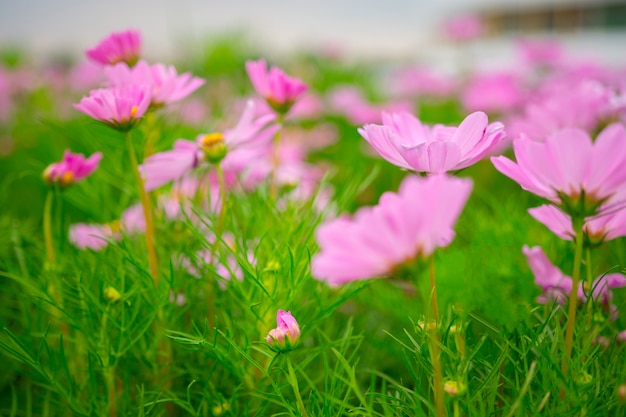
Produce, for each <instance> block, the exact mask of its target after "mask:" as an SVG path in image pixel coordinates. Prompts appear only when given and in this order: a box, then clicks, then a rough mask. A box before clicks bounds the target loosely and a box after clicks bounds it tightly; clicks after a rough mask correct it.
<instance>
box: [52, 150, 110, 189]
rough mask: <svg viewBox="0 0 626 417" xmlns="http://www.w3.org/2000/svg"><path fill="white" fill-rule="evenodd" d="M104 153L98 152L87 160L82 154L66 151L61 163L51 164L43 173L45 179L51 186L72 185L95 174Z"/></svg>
mask: <svg viewBox="0 0 626 417" xmlns="http://www.w3.org/2000/svg"><path fill="white" fill-rule="evenodd" d="M101 159H102V153H100V152H96V153H94V154H93V155H91V156H90V157H89V158H86V159H85V156H84V155H82V154H76V153H72V152H70V151H69V150H66V151H65V153H64V154H63V159H62V160H61V161H60V162H55V163H53V164H50V165H49V166H48V167H47V168H46V170H45V171H44V173H43V178H44V179H45V180H46V182H48V183H50V184H59V185H60V186H61V187H66V186H68V185H72V184H74V183H76V182H78V181H80V180H82V179H84V178H86V177H88V176H89V175H90V174H91V173H92V172H94V171H95V170H96V169H97V168H98V165H99V164H100V160H101Z"/></svg>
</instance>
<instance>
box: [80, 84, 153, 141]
mask: <svg viewBox="0 0 626 417" xmlns="http://www.w3.org/2000/svg"><path fill="white" fill-rule="evenodd" d="M149 105H150V93H149V92H148V90H147V89H146V87H145V86H136V85H132V86H126V87H119V88H100V89H97V90H92V91H91V92H90V93H89V96H88V97H83V98H82V99H81V100H80V103H79V104H74V108H75V109H76V110H78V111H81V112H83V113H85V114H87V115H88V116H91V117H93V118H94V119H96V120H98V121H100V122H102V123H105V124H107V125H109V126H111V127H113V128H115V129H117V130H121V131H127V130H129V129H131V128H132V127H133V126H135V124H136V123H137V122H138V121H139V119H140V118H141V117H142V116H143V115H144V114H145V112H146V110H148V106H149Z"/></svg>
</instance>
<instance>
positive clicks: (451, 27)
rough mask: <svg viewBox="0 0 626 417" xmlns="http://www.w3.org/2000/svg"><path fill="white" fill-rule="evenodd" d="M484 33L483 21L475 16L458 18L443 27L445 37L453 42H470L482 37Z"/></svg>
mask: <svg viewBox="0 0 626 417" xmlns="http://www.w3.org/2000/svg"><path fill="white" fill-rule="evenodd" d="M484 31H485V27H484V24H483V22H482V20H480V18H479V17H478V16H473V15H463V16H457V17H455V18H453V19H449V20H448V21H446V22H445V23H444V25H443V32H444V35H445V36H446V37H447V38H448V39H451V40H453V41H460V42H462V41H470V40H472V39H475V38H478V37H479V36H481V35H482V34H483V32H484Z"/></svg>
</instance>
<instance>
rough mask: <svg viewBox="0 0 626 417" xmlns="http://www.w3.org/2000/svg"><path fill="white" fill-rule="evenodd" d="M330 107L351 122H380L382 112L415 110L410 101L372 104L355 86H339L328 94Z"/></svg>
mask: <svg viewBox="0 0 626 417" xmlns="http://www.w3.org/2000/svg"><path fill="white" fill-rule="evenodd" d="M328 101H329V104H330V108H331V109H332V110H333V111H334V112H336V113H338V114H341V115H343V116H345V117H346V118H347V119H348V121H349V122H350V123H354V124H357V125H359V124H365V123H380V121H381V114H382V113H383V112H388V113H400V112H407V113H408V112H411V111H413V104H412V103H411V102H409V101H392V102H389V103H383V104H372V103H370V102H369V101H368V100H367V99H366V98H365V97H364V96H363V93H361V91H360V90H359V89H357V88H355V87H351V86H344V87H337V88H335V89H334V90H332V91H331V92H330V93H329V95H328Z"/></svg>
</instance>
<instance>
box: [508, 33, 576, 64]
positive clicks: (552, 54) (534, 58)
mask: <svg viewBox="0 0 626 417" xmlns="http://www.w3.org/2000/svg"><path fill="white" fill-rule="evenodd" d="M517 46H518V50H519V53H520V55H521V56H522V59H523V60H524V62H526V63H528V64H530V65H531V66H549V67H553V66H556V65H557V64H559V63H561V62H562V61H563V59H564V57H565V54H564V53H563V48H562V47H561V44H560V43H558V42H557V41H555V40H554V39H539V40H530V39H520V40H519V41H518V43H517Z"/></svg>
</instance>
